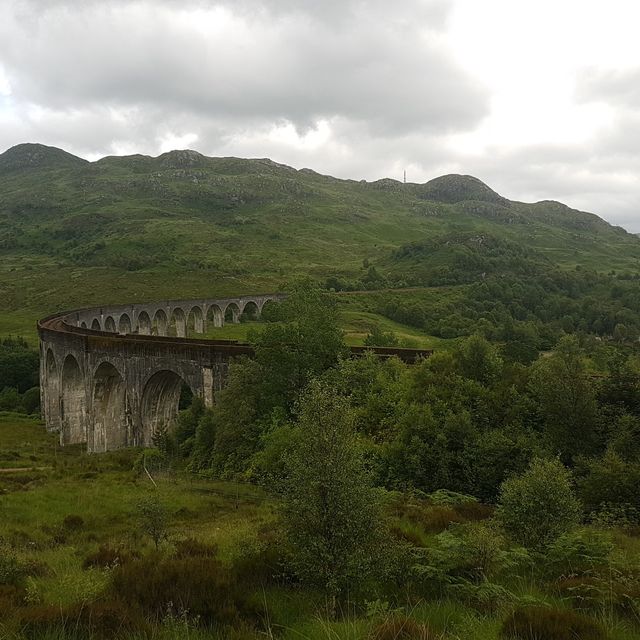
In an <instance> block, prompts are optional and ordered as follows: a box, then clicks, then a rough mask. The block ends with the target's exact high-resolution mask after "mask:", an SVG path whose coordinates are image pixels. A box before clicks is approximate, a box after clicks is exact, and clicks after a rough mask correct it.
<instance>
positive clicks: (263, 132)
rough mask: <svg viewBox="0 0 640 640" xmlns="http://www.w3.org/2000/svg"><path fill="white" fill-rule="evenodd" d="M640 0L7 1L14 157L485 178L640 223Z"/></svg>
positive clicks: (4, 99) (0, 110)
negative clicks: (44, 148)
mask: <svg viewBox="0 0 640 640" xmlns="http://www.w3.org/2000/svg"><path fill="white" fill-rule="evenodd" d="M638 25H640V3H639V2H635V1H634V0H608V1H607V2H602V1H601V0H599V1H597V2H596V1H593V0H404V2H402V3H392V2H388V1H387V0H371V1H368V2H364V1H362V2H360V1H357V0H315V1H314V0H271V1H270V0H233V1H232V0H220V1H219V2H212V1H206V0H142V1H131V2H127V1H125V0H112V1H109V0H0V151H2V150H4V149H6V148H8V147H10V146H12V145H14V144H17V143H20V142H42V143H44V144H50V145H55V146H59V147H62V148H64V149H66V150H68V151H70V152H72V153H75V154H77V155H80V156H83V157H85V158H88V159H91V160H94V159H97V158H100V157H102V156H104V155H112V154H129V153H146V154H150V155H157V154H159V153H162V152H163V151H168V150H171V149H183V148H191V149H196V150H198V151H200V152H201V153H204V154H206V155H215V156H227V155H235V156H243V157H270V158H272V159H274V160H276V161H278V162H283V163H286V164H290V165H292V166H294V167H297V168H302V167H311V168H313V169H315V170H317V171H320V172H322V173H329V174H332V175H335V176H338V177H342V178H355V179H361V178H365V179H368V180H374V179H377V178H381V177H393V178H398V179H402V172H403V170H404V169H406V171H407V179H408V180H410V181H412V182H424V181H426V180H429V179H431V178H434V177H436V176H438V175H442V174H445V173H467V174H472V175H475V176H477V177H479V178H480V179H481V180H483V181H485V182H486V183H487V184H489V185H490V186H491V187H493V188H494V189H495V190H497V191H498V192H500V193H501V194H502V195H504V196H506V197H509V198H512V199H518V200H524V201H535V200H541V199H554V200H560V201H562V202H565V203H567V204H569V205H570V206H574V207H577V208H581V209H585V210H587V211H593V212H594V213H597V214H599V215H601V216H602V217H604V218H605V219H607V220H609V221H610V222H612V223H614V224H619V225H622V226H624V227H625V228H627V229H629V230H631V231H635V232H640V37H638V28H639V26H638Z"/></svg>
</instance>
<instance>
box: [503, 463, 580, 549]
mask: <svg viewBox="0 0 640 640" xmlns="http://www.w3.org/2000/svg"><path fill="white" fill-rule="evenodd" d="M498 517H499V519H500V521H501V522H502V525H503V527H504V529H505V531H506V532H507V533H508V534H509V535H510V536H511V537H512V538H513V539H514V540H515V541H516V542H519V543H521V544H523V545H524V546H525V547H528V548H531V549H542V548H544V547H546V546H547V545H549V544H550V543H552V542H553V541H554V540H556V539H557V538H558V537H559V536H560V535H561V534H563V533H566V532H568V531H570V530H571V529H572V528H574V527H575V526H576V525H577V524H578V522H579V518H580V504H579V502H578V500H577V498H576V496H575V494H574V492H573V488H572V485H571V473H570V472H569V470H568V469H567V468H566V467H565V466H564V465H563V464H562V463H561V462H560V461H559V460H557V459H554V460H541V459H539V458H536V459H534V460H533V461H532V463H531V465H530V466H529V469H528V470H527V471H525V472H524V473H523V474H522V475H519V476H514V477H512V478H508V479H507V480H505V481H504V482H503V483H502V486H501V487H500V500H499V504H498Z"/></svg>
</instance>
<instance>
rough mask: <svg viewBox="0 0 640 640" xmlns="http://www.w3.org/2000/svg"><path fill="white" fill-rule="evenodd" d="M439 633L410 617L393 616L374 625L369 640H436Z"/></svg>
mask: <svg viewBox="0 0 640 640" xmlns="http://www.w3.org/2000/svg"><path fill="white" fill-rule="evenodd" d="M439 637H440V635H439V634H436V633H434V632H433V631H431V629H429V627H427V625H425V624H420V623H419V622H416V621H415V620H413V619H412V618H407V617H405V616H399V615H396V616H393V617H390V618H387V619H386V620H384V621H382V622H381V623H379V624H378V625H376V626H375V627H374V628H373V630H372V631H371V633H370V634H369V638H370V640H436V638H439Z"/></svg>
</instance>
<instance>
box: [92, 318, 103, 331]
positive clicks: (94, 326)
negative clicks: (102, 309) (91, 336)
mask: <svg viewBox="0 0 640 640" xmlns="http://www.w3.org/2000/svg"><path fill="white" fill-rule="evenodd" d="M91 328H92V329H93V330H94V331H102V327H101V326H100V320H98V318H94V319H93V322H92V323H91Z"/></svg>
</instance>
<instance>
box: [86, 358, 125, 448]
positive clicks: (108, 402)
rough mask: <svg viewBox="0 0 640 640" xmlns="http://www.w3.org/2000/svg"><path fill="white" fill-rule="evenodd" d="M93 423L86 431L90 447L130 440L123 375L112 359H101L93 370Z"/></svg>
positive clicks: (106, 446)
mask: <svg viewBox="0 0 640 640" xmlns="http://www.w3.org/2000/svg"><path fill="white" fill-rule="evenodd" d="M92 399H93V401H92V408H93V425H92V433H90V434H88V435H87V439H88V440H90V442H89V445H90V450H91V451H94V452H100V451H111V450H112V449H119V448H121V447H126V446H127V445H128V444H129V437H128V429H127V416H126V400H125V399H126V394H125V384H124V379H123V378H122V375H121V374H120V372H119V371H118V370H117V369H116V368H115V367H114V366H113V365H112V364H111V363H110V362H102V363H101V364H100V365H99V366H98V368H97V369H96V371H95V373H94V374H93V391H92Z"/></svg>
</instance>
